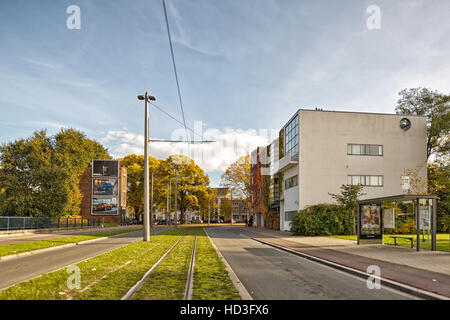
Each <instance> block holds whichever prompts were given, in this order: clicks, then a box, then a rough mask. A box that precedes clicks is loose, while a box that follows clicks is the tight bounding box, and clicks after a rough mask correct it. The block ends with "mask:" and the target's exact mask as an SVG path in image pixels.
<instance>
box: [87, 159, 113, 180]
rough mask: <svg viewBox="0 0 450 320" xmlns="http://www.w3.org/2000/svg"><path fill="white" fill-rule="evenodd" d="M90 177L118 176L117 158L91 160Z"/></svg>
mask: <svg viewBox="0 0 450 320" xmlns="http://www.w3.org/2000/svg"><path fill="white" fill-rule="evenodd" d="M92 177H94V178H95V177H111V178H119V160H93V161H92Z"/></svg>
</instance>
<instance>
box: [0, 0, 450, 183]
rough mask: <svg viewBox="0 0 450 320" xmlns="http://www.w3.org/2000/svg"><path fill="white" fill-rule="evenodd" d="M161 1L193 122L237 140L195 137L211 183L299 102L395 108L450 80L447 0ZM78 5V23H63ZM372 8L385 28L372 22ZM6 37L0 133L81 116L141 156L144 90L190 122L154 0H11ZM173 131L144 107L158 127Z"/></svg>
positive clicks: (3, 15)
mask: <svg viewBox="0 0 450 320" xmlns="http://www.w3.org/2000/svg"><path fill="white" fill-rule="evenodd" d="M166 1H167V8H168V15H169V23H170V27H171V31H172V37H173V40H174V51H175V58H176V62H177V67H178V73H179V78H180V86H181V92H182V96H183V104H184V107H185V115H186V121H187V125H188V126H189V127H191V128H193V127H194V121H201V122H202V123H203V131H206V130H210V133H211V137H212V138H214V139H216V140H218V141H222V142H223V141H228V143H229V144H232V145H234V146H235V145H238V147H237V149H239V150H238V152H235V153H233V152H230V149H227V148H224V147H223V145H221V144H215V145H211V146H202V147H199V148H207V149H208V148H209V149H208V150H209V151H210V152H212V153H211V154H212V155H213V156H210V157H206V159H203V160H202V161H200V165H201V166H202V167H204V168H205V170H206V171H207V172H208V173H209V174H210V176H211V180H212V184H213V185H218V184H219V181H220V173H221V170H223V169H224V167H226V164H227V163H229V162H230V161H232V160H233V159H235V158H236V157H237V156H238V155H239V154H244V153H245V152H246V150H250V149H252V148H253V147H255V146H256V145H260V144H264V143H267V142H268V140H269V139H270V137H268V138H266V137H263V136H261V135H259V136H257V135H256V134H257V133H261V132H263V131H260V130H268V132H270V131H271V130H278V129H280V128H281V127H282V126H283V125H284V123H285V122H286V121H287V120H288V119H289V118H290V117H291V115H292V114H293V113H294V112H295V111H296V110H297V109H298V108H315V107H320V108H323V109H327V110H347V111H365V112H386V113H393V112H394V106H395V102H396V100H397V99H398V95H397V93H398V92H399V91H400V90H401V89H403V88H407V87H417V86H422V87H429V88H432V89H436V90H439V91H443V92H448V91H449V88H450V59H449V57H450V21H449V19H448V16H449V14H450V2H449V1H448V0H427V1H425V0H396V1H361V0H341V1H331V0H330V1H300V0H282V1H276V0H223V1H218V0H166ZM72 4H75V5H78V6H79V7H80V9H81V29H80V30H70V29H68V28H67V27H66V19H67V18H68V16H69V14H67V13H66V8H67V7H68V6H69V5H72ZM370 5H377V6H379V7H380V10H381V29H379V30H369V29H368V28H367V26H366V21H367V19H368V17H369V14H367V13H366V9H367V7H368V6H370ZM0 40H1V41H0V115H1V117H0V142H7V141H12V140H14V139H17V138H20V137H27V136H30V135H31V134H32V133H33V131H35V130H38V129H41V128H47V129H48V132H49V133H51V134H52V133H55V132H56V131H58V130H59V129H60V128H61V127H75V128H79V129H81V130H83V131H84V132H85V133H86V134H87V135H88V136H89V137H90V138H93V139H96V140H98V141H101V142H102V143H103V144H104V145H105V146H107V147H108V149H109V151H110V153H112V154H113V155H114V156H117V157H119V156H123V155H125V154H128V153H130V152H135V153H142V142H143V123H142V122H143V113H144V110H143V104H142V102H140V101H138V100H137V99H136V95H138V94H142V93H143V92H144V91H145V90H149V91H150V92H151V94H153V95H155V96H156V97H157V102H156V103H157V104H158V105H159V106H160V107H163V108H164V109H165V110H166V111H167V112H169V113H171V114H172V115H174V116H175V117H176V118H178V119H180V120H181V119H182V116H181V111H180V107H179V104H178V97H177V91H176V84H175V78H174V73H173V67H172V62H171V57H170V51H169V45H168V39H167V34H166V28H165V22H164V15H163V9H162V3H161V1H160V0H150V1H149V0H146V1H144V0H142V1H141V0H133V1H125V0H120V1H119V0H108V1H107V0H96V1H75V0H71V1H52V0H49V1H43V0H39V1H20V0H18V1H17V0H16V1H12V0H10V1H7V0H5V1H1V2H0ZM179 128H180V125H179V124H178V123H177V122H174V121H173V120H172V119H170V118H169V117H167V116H166V115H164V114H163V113H161V112H160V111H159V110H157V109H155V108H151V109H150V134H151V136H152V137H155V138H166V139H170V138H171V137H174V136H177V135H181V136H182V133H184V130H181V131H180V130H178V131H175V133H174V130H176V129H179ZM235 149H236V147H235ZM199 150H205V149H199ZM171 152H174V146H170V145H167V144H166V145H162V144H158V145H156V144H152V145H151V153H152V154H153V155H155V156H158V157H164V156H166V155H167V154H170V153H171Z"/></svg>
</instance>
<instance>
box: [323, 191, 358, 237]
mask: <svg viewBox="0 0 450 320" xmlns="http://www.w3.org/2000/svg"><path fill="white" fill-rule="evenodd" d="M362 190H363V186H362V185H361V184H358V185H349V184H343V185H342V186H341V193H340V194H332V193H328V194H329V195H330V196H331V197H332V198H333V199H335V200H336V202H337V203H338V204H339V205H341V206H343V207H345V208H346V209H347V210H348V211H349V213H350V215H351V218H352V220H353V232H354V233H356V201H358V198H359V197H360V196H363V195H365V193H363V192H362Z"/></svg>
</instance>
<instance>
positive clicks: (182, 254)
mask: <svg viewBox="0 0 450 320" xmlns="http://www.w3.org/2000/svg"><path fill="white" fill-rule="evenodd" d="M183 231H184V232H183V233H184V234H185V236H184V238H183V239H182V240H181V241H180V243H179V244H178V245H177V246H176V247H175V248H174V249H173V251H172V252H171V253H170V254H169V255H168V256H167V258H166V259H164V260H163V261H162V262H161V264H160V265H159V266H158V267H157V268H156V269H155V271H154V272H153V273H152V274H151V276H150V277H149V278H148V279H147V281H146V282H145V283H144V285H143V286H142V288H141V289H140V290H139V291H138V292H137V293H136V294H135V295H134V296H133V299H136V300H181V299H183V296H184V291H185V288H186V280H187V275H188V271H189V264H190V260H191V255H192V249H193V247H194V240H195V231H196V229H194V228H185V230H183Z"/></svg>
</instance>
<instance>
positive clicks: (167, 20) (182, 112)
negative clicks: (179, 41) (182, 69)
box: [162, 0, 190, 153]
mask: <svg viewBox="0 0 450 320" xmlns="http://www.w3.org/2000/svg"><path fill="white" fill-rule="evenodd" d="M162 4H163V8H164V17H165V20H166V27H167V36H168V38H169V45H170V53H171V55H172V63H173V70H174V72H175V81H176V83H177V90H178V99H179V101H180V107H181V114H182V116H183V125H184V131H185V133H186V141H187V143H188V152H189V153H190V148H189V137H188V132H187V126H186V118H185V116H184V108H183V100H182V99H181V90H180V83H179V81H178V72H177V66H176V63H175V55H174V53H173V46H172V37H171V35H170V28H169V19H168V18H167V9H166V1H165V0H162Z"/></svg>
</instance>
